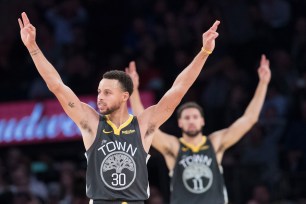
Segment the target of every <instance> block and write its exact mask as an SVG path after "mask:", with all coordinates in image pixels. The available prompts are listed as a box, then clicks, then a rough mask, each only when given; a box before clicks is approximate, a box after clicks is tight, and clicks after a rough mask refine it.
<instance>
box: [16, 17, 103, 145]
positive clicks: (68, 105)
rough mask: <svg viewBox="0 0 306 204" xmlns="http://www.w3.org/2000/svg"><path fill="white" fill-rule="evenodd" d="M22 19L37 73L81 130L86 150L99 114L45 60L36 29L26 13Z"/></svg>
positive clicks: (95, 127)
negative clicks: (80, 98) (38, 42)
mask: <svg viewBox="0 0 306 204" xmlns="http://www.w3.org/2000/svg"><path fill="white" fill-rule="evenodd" d="M21 15H22V19H20V18H19V19H18V23H19V26H20V36H21V40H22V42H23V43H24V45H25V46H26V48H27V49H28V51H29V53H30V55H31V57H32V60H33V62H34V64H35V66H36V69H37V71H38V72H39V74H40V75H41V77H42V78H43V79H44V81H45V82H46V84H47V86H48V88H49V90H50V91H51V92H53V93H54V95H55V96H56V97H57V99H58V100H59V102H60V104H61V106H62V107H63V109H64V110H65V112H66V113H67V115H68V116H69V117H70V118H71V119H72V120H73V121H74V122H75V123H76V124H77V126H78V127H79V128H80V130H81V132H82V135H83V141H84V145H85V148H86V149H88V148H89V147H90V146H91V144H92V143H93V140H94V137H95V135H96V130H97V127H98V121H99V117H98V113H97V112H96V111H95V110H94V109H92V108H91V107H90V106H88V105H87V104H84V103H82V102H81V101H80V100H79V99H78V97H77V96H76V95H75V94H74V93H73V91H72V90H71V89H70V88H69V87H67V86H66V85H65V84H64V83H63V81H62V79H61V77H60V75H59V74H58V72H57V71H56V69H55V68H54V67H53V66H52V64H51V63H50V62H49V61H48V60H47V59H46V58H45V56H44V55H43V53H42V52H41V50H40V49H39V47H38V45H37V43H36V29H35V27H34V26H33V25H32V24H31V23H30V20H29V19H28V17H27V15H26V13H24V12H23V13H22V14H21Z"/></svg>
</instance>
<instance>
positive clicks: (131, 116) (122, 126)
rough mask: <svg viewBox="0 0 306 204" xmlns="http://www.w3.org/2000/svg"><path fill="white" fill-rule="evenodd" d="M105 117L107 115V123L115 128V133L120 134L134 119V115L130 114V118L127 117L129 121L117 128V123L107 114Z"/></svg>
mask: <svg viewBox="0 0 306 204" xmlns="http://www.w3.org/2000/svg"><path fill="white" fill-rule="evenodd" d="M105 117H106V122H107V124H109V125H110V126H111V127H112V128H113V130H114V134H115V135H120V131H121V130H122V129H123V128H125V127H126V126H128V125H129V124H130V123H131V122H132V120H133V115H130V117H129V119H127V121H125V122H124V123H123V124H121V125H120V126H119V128H117V127H116V125H115V124H114V123H113V122H112V121H110V120H109V118H108V116H107V115H106V116H105Z"/></svg>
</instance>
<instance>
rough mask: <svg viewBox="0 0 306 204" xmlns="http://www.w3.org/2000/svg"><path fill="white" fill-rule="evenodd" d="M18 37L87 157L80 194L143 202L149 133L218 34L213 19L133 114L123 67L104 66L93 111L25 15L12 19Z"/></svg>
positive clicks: (183, 88)
mask: <svg viewBox="0 0 306 204" xmlns="http://www.w3.org/2000/svg"><path fill="white" fill-rule="evenodd" d="M18 22H19V26H20V34H21V39H22V41H23V43H24V45H25V46H26V48H27V49H28V51H29V53H30V55H31V57H32V59H33V61H34V64H35V66H36V68H37V70H38V72H39V74H40V75H41V77H42V78H43V79H44V81H45V82H46V84H47V86H48V88H49V89H50V91H51V92H53V93H54V95H55V96H56V97H57V99H58V100H59V102H60V104H61V106H62V107H63V109H64V111H65V112H66V113H67V115H68V116H69V117H70V118H71V119H72V120H73V121H74V122H75V123H76V125H77V126H78V127H79V129H80V131H81V133H82V138H83V142H84V146H85V149H86V157H87V175H86V193H87V196H88V197H89V198H90V199H92V200H93V204H102V203H103V204H104V203H120V204H123V203H124V204H126V203H128V204H130V203H134V204H139V203H144V200H146V199H147V198H148V197H149V187H148V186H149V185H148V175H147V166H146V163H147V160H148V151H149V148H150V146H151V143H152V140H153V134H152V133H153V132H155V130H156V129H158V128H159V126H160V125H161V124H163V123H164V122H165V121H166V120H167V119H168V118H169V117H170V116H171V114H172V113H173V111H174V110H175V108H176V107H177V105H178V104H179V103H180V101H181V99H182V97H183V96H184V95H185V93H186V92H187V90H188V89H189V88H190V86H191V85H192V84H193V83H194V81H195V79H196V78H197V76H198V75H199V73H200V71H201V69H202V67H203V65H204V63H205V61H206V60H207V58H208V56H209V54H210V53H211V52H212V51H213V50H214V47H215V39H216V38H217V37H218V33H217V28H218V25H219V23H220V22H219V21H216V22H215V23H214V24H213V26H212V27H211V28H210V29H209V30H208V31H207V32H205V33H204V34H203V46H202V49H201V51H199V53H198V54H197V55H196V56H195V58H194V60H193V61H192V62H191V64H190V65H189V66H187V67H186V68H185V69H184V70H183V71H182V73H181V74H179V75H178V76H177V78H176V80H175V81H174V84H173V86H172V87H171V89H170V90H169V91H168V92H167V93H166V94H165V95H164V96H163V97H162V99H161V100H160V101H159V102H158V103H157V104H156V105H153V106H151V107H149V108H148V109H146V110H144V111H143V112H142V113H141V114H139V116H137V118H136V117H134V116H132V115H129V113H128V108H127V101H128V99H129V97H130V95H131V94H132V92H133V82H132V80H131V78H130V77H129V76H128V75H127V74H126V73H125V72H123V71H117V70H113V71H109V72H106V73H105V74H104V75H103V78H102V80H101V81H100V83H99V86H98V96H97V106H98V109H99V112H100V114H99V113H98V112H96V111H95V110H94V109H93V108H91V107H90V106H89V105H87V104H85V103H82V102H81V101H80V100H79V99H78V97H77V96H76V95H75V93H74V92H73V91H72V90H71V89H70V88H69V87H67V86H66V85H65V84H64V82H63V81H62V79H61V77H60V76H59V74H58V73H57V71H56V69H55V68H54V67H53V66H52V65H51V64H50V63H49V62H48V60H47V59H46V58H45V57H44V55H43V53H42V52H41V50H40V49H39V47H38V45H37V44H36V39H35V38H36V30H35V27H34V26H33V25H32V24H31V23H30V21H29V19H28V17H27V15H26V14H25V13H22V19H18Z"/></svg>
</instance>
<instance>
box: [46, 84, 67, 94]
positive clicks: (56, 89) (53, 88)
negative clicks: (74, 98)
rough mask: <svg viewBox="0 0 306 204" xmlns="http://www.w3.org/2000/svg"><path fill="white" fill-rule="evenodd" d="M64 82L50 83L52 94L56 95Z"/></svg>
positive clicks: (49, 87)
mask: <svg viewBox="0 0 306 204" xmlns="http://www.w3.org/2000/svg"><path fill="white" fill-rule="evenodd" d="M62 84H63V83H62V82H60V81H57V82H54V83H49V84H47V86H48V89H49V90H50V91H51V92H52V93H56V92H57V91H58V90H59V89H60V87H61V86H62Z"/></svg>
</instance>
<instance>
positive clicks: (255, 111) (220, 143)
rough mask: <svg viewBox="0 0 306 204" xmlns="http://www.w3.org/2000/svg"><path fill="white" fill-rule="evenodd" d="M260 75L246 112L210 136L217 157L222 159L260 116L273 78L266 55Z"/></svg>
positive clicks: (259, 70)
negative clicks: (226, 151) (228, 125)
mask: <svg viewBox="0 0 306 204" xmlns="http://www.w3.org/2000/svg"><path fill="white" fill-rule="evenodd" d="M258 76H259V82H258V85H257V88H256V91H255V94H254V96H253V98H252V100H251V102H250V103H249V105H248V107H247V109H246V110H245V112H244V114H243V115H242V116H241V117H240V118H239V119H238V120H236V121H235V122H234V123H233V124H232V125H231V126H230V127H228V128H226V129H223V130H220V131H217V132H215V133H212V134H211V136H210V139H211V141H212V143H213V145H214V148H215V150H216V152H217V157H219V159H220V160H221V159H222V156H223V153H224V151H225V150H226V149H228V148H229V147H231V146H232V145H234V144H235V143H236V142H238V141H239V140H240V139H241V137H242V136H243V135H245V133H247V132H248V131H249V130H250V129H251V128H252V126H253V125H254V124H255V123H256V122H257V120H258V118H259V114H260V111H261V108H262V106H263V103H264V100H265V97H266V93H267V88H268V85H269V82H270V79H271V71H270V65H269V60H267V59H266V56H265V55H262V56H261V61H260V66H259V68H258Z"/></svg>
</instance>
